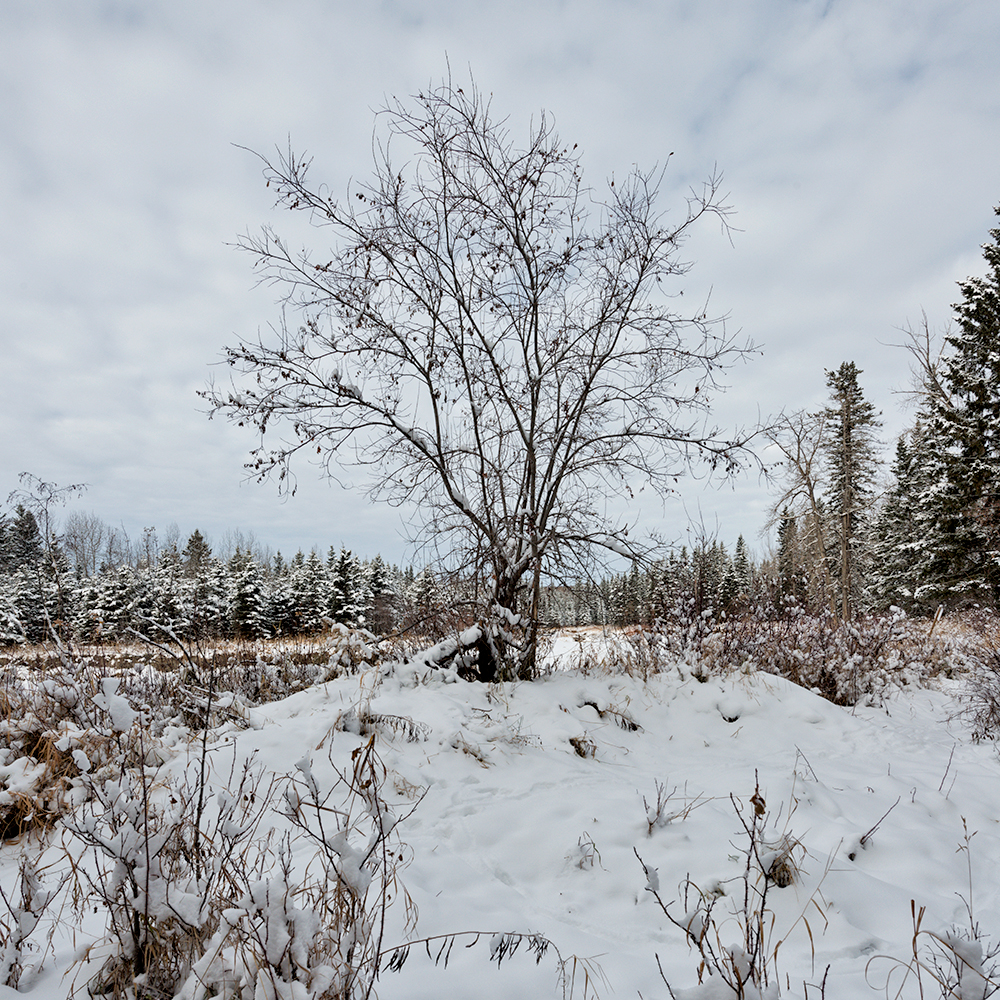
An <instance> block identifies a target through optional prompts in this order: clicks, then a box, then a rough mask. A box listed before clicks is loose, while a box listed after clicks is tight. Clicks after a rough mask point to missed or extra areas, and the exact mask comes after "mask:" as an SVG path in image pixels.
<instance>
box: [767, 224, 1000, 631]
mask: <svg viewBox="0 0 1000 1000" xmlns="http://www.w3.org/2000/svg"><path fill="white" fill-rule="evenodd" d="M996 214H998V215H1000V208H997V209H996ZM982 249H983V255H984V258H985V260H986V264H987V274H986V275H985V276H983V277H971V278H968V279H966V280H965V281H961V282H959V291H960V292H961V298H960V300H959V301H958V302H957V303H955V304H954V305H953V309H954V321H953V323H952V324H951V325H950V326H949V328H948V329H947V330H946V331H945V333H944V334H943V336H942V337H940V338H937V337H935V336H934V335H933V334H932V332H931V331H930V329H929V327H928V324H927V320H926V318H925V319H924V321H923V324H922V325H921V326H920V327H918V328H916V329H914V328H907V329H906V330H905V331H904V333H905V335H906V342H905V343H904V344H903V345H902V346H903V347H905V349H906V350H907V351H908V352H909V355H910V357H911V359H912V366H911V371H912V374H913V382H912V387H911V390H910V392H909V396H910V398H911V400H912V402H913V403H914V405H915V419H914V421H913V424H912V425H911V426H910V427H909V428H908V429H907V431H906V432H905V433H904V434H902V435H901V436H900V438H899V440H898V441H897V442H896V447H895V454H894V458H893V460H892V463H891V467H890V469H889V474H888V476H881V475H880V472H881V462H880V453H879V441H878V438H877V431H878V428H879V427H880V426H881V422H880V420H879V414H878V412H877V411H876V409H875V407H874V406H873V405H872V404H871V403H870V402H869V401H868V400H866V399H865V398H864V394H863V392H862V389H861V387H860V384H859V376H860V375H861V371H860V370H859V369H858V368H857V366H856V365H855V364H854V363H853V362H845V363H844V364H843V365H841V366H840V368H839V369H837V370H836V371H830V372H827V384H828V386H829V389H830V402H829V404H828V406H827V407H825V408H824V409H823V410H822V411H820V412H818V413H814V414H797V415H795V416H792V417H786V418H784V419H783V420H782V421H781V422H780V423H779V424H778V425H777V426H776V427H775V428H774V429H773V430H772V431H771V432H770V438H771V441H772V442H773V443H774V444H775V445H776V446H777V447H778V449H779V450H780V453H781V456H782V467H781V471H782V478H781V479H780V485H781V492H780V495H779V497H778V499H777V502H776V503H775V505H774V508H773V510H772V515H773V522H774V523H775V524H776V526H777V534H778V551H777V564H778V565H777V574H778V579H779V584H780V592H781V594H782V596H783V598H784V599H785V600H786V601H788V602H790V603H792V604H795V605H803V606H809V607H812V608H816V609H828V610H829V611H831V612H832V613H835V614H838V615H840V616H841V617H843V618H850V617H851V616H852V615H853V614H855V613H857V611H859V610H861V611H883V610H885V609H887V608H889V607H892V606H896V607H899V608H902V609H903V610H905V611H907V612H910V613H917V614H926V613H932V612H934V611H935V610H936V609H937V608H938V607H941V606H943V607H945V608H957V607H963V606H970V605H974V604H975V605H981V606H989V607H996V605H997V602H998V599H1000V228H996V229H992V230H991V231H990V241H989V242H987V243H986V244H985V245H984V246H983V248H982Z"/></svg>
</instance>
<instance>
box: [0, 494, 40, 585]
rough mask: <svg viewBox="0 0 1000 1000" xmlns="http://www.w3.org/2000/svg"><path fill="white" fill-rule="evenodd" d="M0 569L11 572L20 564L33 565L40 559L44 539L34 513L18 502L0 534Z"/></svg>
mask: <svg viewBox="0 0 1000 1000" xmlns="http://www.w3.org/2000/svg"><path fill="white" fill-rule="evenodd" d="M0 542H2V544H0V570H2V571H3V572H6V573H12V572H14V571H15V570H18V569H20V568H21V567H22V566H26V567H35V566H38V565H39V563H40V562H41V561H42V555H43V552H44V548H45V546H44V540H43V538H42V533H41V531H40V530H39V528H38V520H37V519H36V517H35V515H34V513H33V512H32V511H30V510H28V509H27V508H26V507H24V506H23V505H22V504H18V505H17V507H16V508H15V510H14V516H13V517H10V518H7V519H6V523H5V526H4V530H3V533H2V534H0Z"/></svg>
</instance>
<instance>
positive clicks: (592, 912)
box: [0, 644, 1000, 1000]
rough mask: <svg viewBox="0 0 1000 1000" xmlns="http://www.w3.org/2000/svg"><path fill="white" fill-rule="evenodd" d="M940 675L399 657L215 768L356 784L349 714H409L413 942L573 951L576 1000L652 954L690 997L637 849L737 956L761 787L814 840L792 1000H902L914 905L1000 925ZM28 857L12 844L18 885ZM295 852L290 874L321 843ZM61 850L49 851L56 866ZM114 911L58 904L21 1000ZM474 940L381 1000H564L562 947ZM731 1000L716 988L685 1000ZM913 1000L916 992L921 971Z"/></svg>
mask: <svg viewBox="0 0 1000 1000" xmlns="http://www.w3.org/2000/svg"><path fill="white" fill-rule="evenodd" d="M574 648H575V644H570V647H569V654H570V655H567V656H566V658H565V662H566V663H571V662H572V660H573V657H572V655H571V654H572V650H573V649H574ZM942 684H943V685H944V687H935V688H932V689H921V690H906V691H903V692H899V693H896V694H894V695H893V696H892V697H891V698H890V699H889V700H888V701H887V703H886V704H885V705H884V706H882V707H880V708H858V709H856V710H853V711H851V710H847V709H843V708H839V707H836V706H834V705H832V704H830V703H828V702H826V701H824V700H823V699H821V698H820V697H818V696H817V695H815V694H812V693H810V692H809V691H806V690H804V689H802V688H799V687H796V686H794V685H791V684H789V683H787V682H786V681H784V680H782V679H780V678H777V677H773V676H766V675H761V674H748V675H739V674H733V675H731V676H727V677H712V678H709V679H708V680H705V681H699V680H698V679H696V678H695V677H692V676H690V675H689V674H688V673H686V672H685V671H684V670H682V669H681V668H679V667H671V668H670V669H667V670H665V671H664V672H662V673H660V674H658V675H655V676H653V677H651V678H650V679H648V680H647V681H642V680H639V679H636V678H633V677H629V676H627V675H613V674H609V673H592V674H591V675H589V676H581V675H580V674H579V673H578V672H576V671H575V670H573V669H572V668H568V669H564V670H561V671H557V672H554V673H553V674H551V675H550V676H547V677H545V678H544V679H541V680H539V681H537V682H534V683H517V684H505V685H495V686H492V687H487V686H485V685H481V684H475V683H473V684H470V683H464V682H454V681H452V680H451V679H450V678H449V675H448V674H447V673H444V672H437V673H432V674H430V675H429V676H428V677H427V678H426V679H422V680H421V679H420V678H418V676H417V672H416V671H415V670H414V669H413V668H412V667H410V668H406V667H401V668H399V669H397V670H395V671H385V670H382V671H370V672H368V673H363V674H360V675H352V676H347V677H343V678H340V679H338V680H334V681H331V682H328V683H325V684H322V685H319V686H317V687H315V688H312V689H309V690H306V691H302V692H300V693H298V694H296V695H293V696H292V697H290V698H287V699H286V700H284V701H281V702H275V703H271V704H267V705H264V706H261V707H259V708H254V709H252V710H251V712H250V722H251V723H252V727H251V728H237V727H235V726H232V727H223V728H222V729H220V730H219V731H218V732H217V734H216V736H217V739H216V740H215V742H214V743H213V745H212V749H211V752H210V754H209V759H210V761H211V762H212V765H213V767H214V774H213V780H215V781H218V782H220V783H224V782H226V781H228V780H229V776H230V774H231V773H232V765H233V761H234V755H235V758H236V760H237V761H240V760H242V759H244V758H246V757H247V756H248V755H255V765H254V766H255V768H257V769H259V770H260V772H261V773H264V774H269V773H273V774H274V775H277V776H279V777H281V776H286V775H292V776H294V775H295V774H296V773H297V772H296V770H295V763H296V762H298V761H300V760H301V759H302V758H304V757H306V758H311V759H312V760H313V761H314V768H315V771H316V774H317V776H318V777H319V780H321V781H322V780H325V778H324V777H323V776H329V775H332V773H333V772H332V769H331V764H332V765H335V766H337V767H339V768H341V769H343V770H349V769H350V767H351V754H352V752H353V751H355V750H356V749H357V748H358V747H359V746H362V745H364V744H366V743H367V737H363V736H360V735H357V734H355V733H352V732H350V731H349V730H350V729H351V728H356V727H352V725H351V724H350V723H349V722H348V723H347V725H346V726H345V713H348V712H349V711H350V710H352V709H353V710H355V711H357V710H359V709H361V708H367V710H368V712H369V713H370V714H372V715H374V717H376V718H377V717H378V716H382V717H385V718H386V719H387V718H388V717H390V716H395V717H406V718H408V719H411V720H413V722H415V723H417V724H418V726H417V727H416V728H417V729H418V730H419V732H418V733H417V734H416V735H418V737H419V738H417V739H412V738H411V737H412V736H413V735H414V733H413V732H412V731H409V732H407V729H408V727H404V726H402V725H399V724H396V725H393V724H391V723H384V724H383V725H381V726H378V727H377V728H378V729H379V735H378V736H377V744H376V745H377V750H378V753H379V755H380V757H381V759H382V761H383V762H384V764H385V766H386V768H387V779H386V782H385V784H384V794H385V795H386V797H387V798H388V800H389V801H390V802H391V803H393V804H394V805H395V806H397V807H398V811H399V812H400V813H402V812H405V811H406V810H407V809H409V808H411V807H413V806H414V804H416V807H415V809H414V811H413V812H412V815H411V816H409V818H408V819H406V821H405V822H403V823H401V824H400V826H399V827H398V828H397V830H396V833H397V834H398V837H399V840H400V841H401V843H402V844H403V845H405V847H401V850H400V853H401V854H402V856H403V857H404V859H405V864H404V866H403V867H401V869H400V872H399V877H400V880H401V882H402V884H403V885H404V886H405V888H406V890H407V892H408V893H409V895H410V897H411V898H412V900H413V902H414V903H415V904H416V907H417V910H418V912H419V918H418V923H417V926H416V930H415V932H413V936H417V937H424V936H427V935H436V934H445V933H449V932H458V931H467V930H477V931H483V932H486V933H487V934H488V935H491V934H493V933H494V932H508V931H531V932H537V933H540V934H542V935H544V936H545V937H546V938H548V939H549V940H550V941H551V942H552V943H553V944H554V945H555V946H556V947H557V948H558V950H559V953H560V954H561V955H562V957H563V959H570V957H571V956H576V957H577V958H579V959H583V960H586V963H580V964H578V965H577V966H576V971H577V981H576V986H575V989H576V995H577V996H582V995H584V993H583V984H582V980H581V976H582V973H583V970H584V969H588V970H589V971H590V973H591V975H593V976H595V977H596V978H595V979H594V980H592V985H594V986H596V988H597V992H598V993H599V994H600V995H601V996H604V997H611V996H615V997H635V996H636V995H637V994H641V996H642V997H643V998H645V1000H653V998H657V997H660V998H665V997H667V996H669V993H668V990H667V987H666V986H665V985H664V982H663V981H662V979H661V977H660V973H659V971H658V968H657V956H659V964H660V965H661V966H662V969H663V972H664V973H665V974H666V977H667V979H668V980H669V981H670V984H671V986H672V987H673V989H674V991H675V993H676V995H677V996H678V997H682V996H684V995H685V991H687V990H689V989H690V988H692V987H694V986H695V985H696V984H697V981H698V960H699V959H698V956H697V953H696V952H693V951H692V950H691V949H690V948H689V946H688V944H687V943H686V941H685V938H684V934H683V933H682V931H681V930H679V929H678V928H677V927H676V926H674V925H672V924H671V923H670V921H669V920H667V918H666V917H665V915H664V914H663V912H662V911H661V909H660V907H659V906H658V905H657V901H656V899H654V898H653V895H652V894H651V893H650V892H649V891H647V884H648V882H647V875H646V874H645V873H644V871H643V867H642V865H641V864H640V862H639V860H638V858H637V856H636V852H638V855H639V856H641V858H642V861H643V862H645V864H646V866H647V867H648V868H649V869H651V870H652V869H656V872H657V875H656V876H654V879H658V883H659V891H660V896H661V898H662V899H663V901H664V902H665V903H670V904H671V905H670V910H671V912H672V913H674V914H675V915H676V916H677V917H678V918H680V917H681V915H682V914H683V913H684V904H683V901H678V902H677V903H676V904H673V903H672V901H673V900H675V899H677V898H678V892H679V891H682V890H679V889H678V887H679V886H681V885H682V883H683V882H684V880H685V879H686V878H689V879H690V880H691V882H693V883H694V884H696V885H697V886H699V887H700V888H701V889H702V890H704V891H706V892H709V891H715V892H719V891H721V892H724V893H725V895H723V896H721V897H720V899H719V901H718V902H717V904H716V908H715V911H714V913H715V916H716V919H717V921H718V922H719V923H720V925H721V926H720V934H721V938H722V942H723V944H728V943H730V940H729V939H730V938H731V939H732V942H733V943H735V940H736V938H737V936H738V927H737V923H736V921H735V920H725V919H724V912H725V910H726V908H727V907H729V906H732V905H735V903H736V902H737V901H740V900H742V892H743V890H742V882H741V881H740V876H741V874H742V873H743V870H744V864H745V853H744V852H745V849H746V846H747V837H746V834H745V832H744V829H743V827H742V825H741V821H740V818H739V816H738V814H737V808H741V809H742V810H743V815H744V817H748V816H750V815H751V812H752V809H753V806H752V805H751V804H750V799H751V797H752V796H753V795H754V792H755V789H757V788H759V793H760V797H762V798H763V800H764V802H765V808H766V816H767V826H766V831H765V839H766V840H768V841H769V842H771V843H774V842H778V841H779V840H780V839H781V838H782V837H783V836H787V837H789V838H793V839H794V840H795V841H797V842H798V843H799V844H801V848H802V850H803V851H804V854H800V853H793V858H794V859H797V860H798V861H799V871H798V873H797V877H796V878H795V881H793V883H792V884H791V885H789V886H787V887H785V888H777V887H776V886H773V885H772V886H771V888H770V889H769V892H768V897H767V900H768V906H769V908H770V910H772V911H773V914H774V924H773V929H771V931H770V948H771V949H773V948H774V947H775V946H776V945H778V944H779V942H780V948H779V950H778V954H777V963H776V964H777V971H778V974H779V978H778V982H779V984H780V991H781V993H780V995H781V996H783V997H802V996H804V995H805V993H804V989H803V982H804V981H807V982H809V983H819V981H820V979H821V978H822V976H823V974H824V970H825V968H826V966H827V965H829V966H830V971H829V976H828V979H827V985H826V996H827V997H829V998H842V997H848V998H854V997H864V996H876V995H878V994H877V993H876V992H874V991H873V988H874V989H878V990H880V991H881V990H884V987H885V984H886V980H887V977H888V976H890V974H892V975H893V977H894V978H893V979H892V981H891V986H890V992H889V995H895V989H896V988H897V987H898V986H899V984H900V978H899V976H900V968H899V966H898V965H897V964H896V963H895V962H894V959H895V960H900V961H902V962H904V963H905V962H906V961H908V960H909V959H910V957H911V954H912V943H911V942H912V938H913V920H912V915H911V900H912V901H913V902H914V904H915V906H916V907H917V908H918V910H919V908H921V907H926V913H925V915H924V918H923V925H922V926H923V929H924V930H932V931H946V930H948V929H949V928H950V927H951V926H952V924H954V923H958V924H959V925H962V924H963V923H964V925H965V926H966V927H967V926H968V915H967V912H966V905H965V902H966V901H970V902H971V903H972V906H973V907H974V911H975V916H976V918H977V920H978V922H979V924H980V927H981V930H982V931H983V933H984V934H986V935H990V934H992V935H1000V780H998V778H1000V761H998V756H997V752H996V748H995V747H994V746H993V745H992V744H989V743H983V744H975V743H973V742H972V741H971V739H970V736H969V731H968V727H967V726H966V725H965V724H964V723H963V721H962V719H961V718H960V717H959V715H958V711H959V709H960V702H959V700H958V697H959V695H960V693H961V683H960V682H959V681H950V682H942ZM347 718H348V719H349V716H348V717H347ZM571 740H573V741H575V743H574V742H571ZM196 750H197V746H196V745H194V744H192V745H190V746H188V745H185V744H184V743H179V744H178V747H177V756H176V758H175V759H174V760H173V761H171V762H168V764H167V765H165V768H166V769H167V770H169V769H171V768H173V769H174V770H179V769H180V768H182V767H183V766H185V764H186V762H187V760H188V759H189V757H190V758H193V757H194V755H195V754H196ZM328 757H329V759H328ZM658 786H659V787H660V788H662V789H663V793H665V794H669V793H672V797H671V799H670V801H669V802H668V804H667V806H666V808H665V809H664V810H663V814H662V815H663V816H664V817H665V816H666V815H668V814H670V813H672V812H679V813H685V806H687V805H692V806H693V808H691V809H690V810H689V811H686V815H679V816H677V817H676V818H674V819H673V820H672V821H671V822H661V823H659V824H657V823H651V822H650V819H651V818H655V817H650V816H649V815H648V814H649V809H650V807H653V808H654V812H655V803H656V800H657V795H658ZM421 796H422V797H421ZM644 800H645V801H644ZM734 800H735V801H734ZM274 821H275V822H279V823H280V822H284V820H282V819H280V817H276V818H275V820H274ZM879 821H881V822H879ZM651 827H652V829H651ZM873 829H874V832H870V831H872V830H873ZM966 831H968V834H970V835H973V836H972V837H971V840H967V839H965V838H966ZM866 834H868V836H867V837H866V836H865V835H866ZM862 839H864V843H863V844H862ZM966 847H967V848H968V850H965V849H962V848H966ZM20 849H21V845H17V844H8V845H6V846H5V847H4V848H3V853H2V863H0V878H2V884H3V886H4V888H5V890H6V891H8V893H10V892H12V890H13V883H14V876H15V873H16V861H17V856H18V852H19V851H20ZM297 850H298V851H299V852H300V859H301V856H304V852H306V851H307V846H306V845H305V844H300V845H299V847H298V848H297ZM57 857H58V852H57V850H56V848H55V847H53V848H50V850H49V852H48V855H47V858H48V860H52V859H54V858H57ZM970 862H971V873H972V875H971V885H970V876H969V864H970ZM688 905H689V907H690V906H691V905H692V903H691V900H690V899H689V903H688ZM58 912H59V911H55V915H58ZM803 917H804V918H805V919H804V920H803V919H800V918H803ZM46 919H47V920H48V919H49V917H47V918H46ZM100 919H101V918H100V915H91V916H90V917H89V918H84V920H83V923H82V924H81V925H80V926H78V927H72V926H71V925H72V924H73V921H74V918H73V916H72V914H71V911H70V908H69V906H66V907H65V908H64V909H63V910H62V911H61V920H62V921H63V924H64V926H63V928H62V929H61V930H59V931H57V933H56V935H55V937H54V939H53V948H54V954H52V955H50V956H49V957H48V958H47V960H46V962H45V965H44V968H43V969H42V971H41V972H40V973H38V974H31V975H28V976H26V978H25V981H24V982H23V983H22V989H26V990H27V991H28V992H29V993H31V994H32V995H33V996H34V997H36V998H38V1000H56V998H60V1000H61V998H63V997H65V996H66V995H67V993H68V992H69V989H70V983H71V980H72V977H73V974H72V971H70V970H71V966H72V963H73V961H74V956H76V955H79V954H80V953H81V950H82V949H83V948H84V947H85V946H86V944H87V943H88V941H89V940H92V939H93V938H94V937H95V936H96V935H97V934H98V933H99V932H100V930H101V928H100V926H99V925H98V924H99V920H100ZM769 919H770V918H769ZM402 925H403V907H402V904H399V905H398V906H396V907H390V910H389V913H388V927H389V930H388V931H387V935H386V944H388V945H390V946H391V945H392V944H394V943H396V942H395V940H394V939H393V935H394V934H399V935H402V934H403V929H402ZM789 929H790V930H789ZM920 940H921V941H923V942H924V943H925V944H927V945H929V944H930V943H931V940H932V939H931V938H929V937H922V938H921V939H920ZM468 942H469V939H460V940H459V941H458V943H457V944H456V945H455V947H454V949H453V950H452V952H451V955H450V961H449V965H448V967H447V968H443V967H441V966H435V964H434V963H433V962H432V961H431V960H429V959H428V958H427V956H426V954H425V953H424V952H422V951H421V952H419V953H418V952H416V951H414V953H413V954H412V955H410V957H409V959H408V961H407V962H406V964H405V966H404V967H403V969H402V971H401V972H399V973H390V972H386V973H384V974H383V975H382V978H381V980H380V982H379V984H378V995H379V996H381V997H383V998H388V997H406V998H407V1000H424V998H426V1000H430V998H434V1000H438V998H440V997H441V996H456V997H484V998H485V997H504V998H508V997H546V996H553V997H558V996H560V995H562V993H561V990H562V989H563V987H565V985H566V984H565V983H562V984H560V981H559V977H558V975H557V966H556V961H555V957H554V955H553V954H552V953H551V952H550V953H549V954H548V955H546V956H545V957H544V958H543V959H542V960H541V962H540V963H539V964H537V965H536V963H535V961H534V957H533V956H532V955H530V954H529V953H528V952H527V951H526V950H522V951H521V952H519V953H518V954H516V955H514V956H513V957H512V958H510V959H509V961H506V962H504V963H503V965H502V966H501V967H500V968H499V969H497V968H496V966H495V965H493V964H490V962H489V945H488V943H487V942H485V941H481V942H480V943H479V944H478V945H477V946H476V947H472V948H468V949H466V948H464V947H463V945H464V944H466V943H468ZM878 956H888V957H886V958H879V957H878ZM29 958H30V956H29ZM569 968H570V969H571V970H572V965H570V966H569ZM67 972H69V974H68V975H67ZM714 982H716V980H713V983H714ZM926 982H927V980H926V979H925V983H926ZM8 994H9V995H11V996H13V995H14V994H13V991H10V990H7V989H6V988H5V987H0V996H6V995H8ZM725 995H726V994H725V993H723V992H720V991H718V990H717V988H716V987H715V986H714V985H713V986H712V987H711V988H710V989H703V990H699V991H697V992H696V993H694V994H692V996H698V997H721V996H725ZM769 995H772V994H769ZM773 995H777V993H774V994H773ZM809 995H810V996H814V997H818V996H819V991H818V989H815V990H814V989H812V988H810V990H809ZM883 995H884V993H883ZM902 995H903V996H917V995H918V993H917V986H916V982H915V980H913V979H911V980H910V981H909V982H907V983H905V985H904V988H903V993H902ZM927 995H928V996H939V995H940V992H934V991H933V990H932V991H930V992H929V993H928V994H927ZM971 995H972V994H971V993H969V994H967V996H971ZM978 995H979V996H982V992H980V993H979V994H978Z"/></svg>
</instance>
